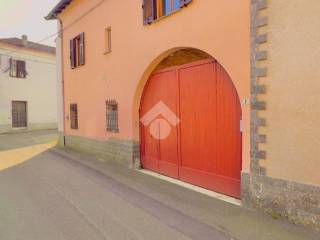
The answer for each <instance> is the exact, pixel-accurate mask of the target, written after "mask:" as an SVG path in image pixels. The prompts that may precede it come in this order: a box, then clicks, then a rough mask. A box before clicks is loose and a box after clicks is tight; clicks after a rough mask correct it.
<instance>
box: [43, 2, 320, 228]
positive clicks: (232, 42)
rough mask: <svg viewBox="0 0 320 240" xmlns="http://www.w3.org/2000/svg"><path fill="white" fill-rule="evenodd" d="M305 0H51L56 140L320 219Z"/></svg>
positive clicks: (309, 11) (319, 73)
mask: <svg viewBox="0 0 320 240" xmlns="http://www.w3.org/2000/svg"><path fill="white" fill-rule="evenodd" d="M318 10H319V4H318V2H317V0H311V1H310V2H309V3H308V5H305V4H303V3H294V4H293V3H292V2H291V1H290V2H289V0H285V1H282V2H279V1H270V2H269V1H266V0H251V1H250V0H241V1H220V0H210V1H209V0H207V1H205V0H201V1H199V0H198V1H197V0H193V1H192V0H144V1H141V0H124V1H118V0H108V1H104V0H90V1H88V0H62V1H60V2H59V3H58V5H57V6H56V7H55V8H54V9H53V10H52V11H51V12H50V13H49V14H48V16H47V17H46V19H48V20H52V19H57V20H58V28H59V33H60V35H59V38H58V40H57V48H58V53H57V54H58V55H59V56H58V58H60V59H61V63H60V64H59V69H60V70H61V72H60V74H59V75H58V84H59V88H60V93H59V94H60V98H59V108H60V111H59V112H60V117H59V131H60V137H61V143H62V144H63V145H65V146H67V147H70V148H74V149H77V150H81V151H86V152H91V153H94V154H96V155H99V156H104V157H109V158H112V159H115V160H117V161H119V162H121V163H123V164H126V165H129V166H131V167H134V168H140V167H142V168H144V169H147V170H149V171H153V172H157V173H160V174H163V175H166V176H169V177H172V178H176V179H180V180H182V181H185V182H188V183H191V184H194V185H198V186H201V187H203V188H207V189H209V190H213V191H216V192H220V193H223V194H225V195H229V196H232V197H235V198H238V199H241V200H242V203H243V204H244V205H247V206H253V207H261V208H264V209H266V210H267V211H270V212H273V213H279V214H281V215H283V216H285V217H288V218H289V219H290V220H292V221H294V222H296V223H303V224H310V225H312V226H314V227H320V214H319V205H320V174H318V170H317V169H318V166H317V165H318V163H319V158H318V155H319V154H320V150H319V147H318V146H319V137H317V133H320V128H319V127H318V126H317V120H319V119H320V110H319V109H320V108H319V107H317V106H318V105H319V101H320V100H319V99H320V98H319V92H320V91H319V90H320V89H319V81H318V80H319V77H320V70H319V68H318V67H317V64H316V63H317V62H319V60H320V50H318V49H319V48H317V45H316V44H317V42H319V41H318V40H319V33H318V32H317V31H315V30H314V29H318V28H319V25H320V24H319V23H320V21H317V20H318V18H317V11H318ZM296 29H298V30H299V31H297V30H296Z"/></svg>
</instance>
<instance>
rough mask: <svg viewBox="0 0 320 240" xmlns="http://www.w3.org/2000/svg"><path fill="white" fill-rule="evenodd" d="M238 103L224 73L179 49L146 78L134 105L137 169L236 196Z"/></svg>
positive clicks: (210, 62)
mask: <svg viewBox="0 0 320 240" xmlns="http://www.w3.org/2000/svg"><path fill="white" fill-rule="evenodd" d="M240 121H241V105H240V101H239V97H238V94H237V91H236V89H235V87H234V85H233V83H232V80H231V79H230V77H229V75H228V74H227V72H226V71H225V69H224V68H223V67H222V66H221V65H220V64H219V63H218V62H217V61H216V60H215V59H213V58H212V57H211V56H209V55H208V54H206V53H204V52H201V51H199V50H194V49H192V50H180V51H177V52H176V53H174V54H171V55H170V56H169V57H168V58H166V59H164V60H163V61H162V62H161V63H160V64H159V65H158V67H157V69H156V70H155V71H154V72H153V73H152V74H151V76H150V78H149V80H148V82H147V84H146V86H145V88H144V91H143V95H142V99H141V105H140V156H141V165H142V167H143V168H145V169H148V170H151V171H154V172H158V173H161V174H163V175H166V176H169V177H172V178H176V179H180V180H182V181H185V182H189V183H192V184H195V185H198V186H201V187H204V188H207V189H210V190H214V191H217V192H221V193H224V194H226V195H229V196H233V197H237V198H240V173H241V167H242V160H241V149H242V147H241V129H240V128H241V127H240Z"/></svg>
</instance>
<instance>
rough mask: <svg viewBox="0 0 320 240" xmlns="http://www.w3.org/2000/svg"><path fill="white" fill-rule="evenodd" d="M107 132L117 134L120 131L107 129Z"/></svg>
mask: <svg viewBox="0 0 320 240" xmlns="http://www.w3.org/2000/svg"><path fill="white" fill-rule="evenodd" d="M107 132H109V133H119V132H120V131H119V129H117V130H110V129H107Z"/></svg>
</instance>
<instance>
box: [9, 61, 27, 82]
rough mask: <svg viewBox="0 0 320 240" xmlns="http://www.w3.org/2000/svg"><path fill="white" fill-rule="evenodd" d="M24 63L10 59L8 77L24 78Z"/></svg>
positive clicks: (25, 72)
mask: <svg viewBox="0 0 320 240" xmlns="http://www.w3.org/2000/svg"><path fill="white" fill-rule="evenodd" d="M26 76H27V71H26V62H25V61H21V60H15V59H12V58H11V59H10V77H16V78H26Z"/></svg>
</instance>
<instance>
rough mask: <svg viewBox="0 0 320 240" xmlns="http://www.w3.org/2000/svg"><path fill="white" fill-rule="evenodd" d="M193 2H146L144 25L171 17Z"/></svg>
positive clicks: (144, 6) (189, 0)
mask: <svg viewBox="0 0 320 240" xmlns="http://www.w3.org/2000/svg"><path fill="white" fill-rule="evenodd" d="M191 2H192V0H144V1H143V23H144V24H150V23H152V22H153V21H154V20H156V19H158V18H161V17H163V16H167V15H170V14H171V13H173V12H175V11H177V10H179V9H180V8H183V7H185V6H187V5H188V4H190V3H191Z"/></svg>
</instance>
